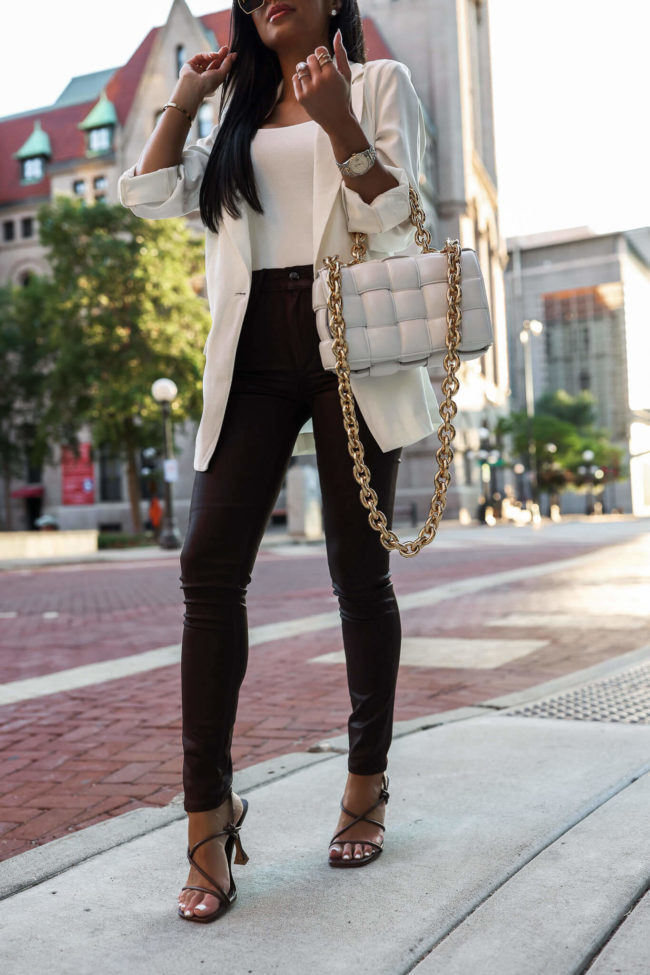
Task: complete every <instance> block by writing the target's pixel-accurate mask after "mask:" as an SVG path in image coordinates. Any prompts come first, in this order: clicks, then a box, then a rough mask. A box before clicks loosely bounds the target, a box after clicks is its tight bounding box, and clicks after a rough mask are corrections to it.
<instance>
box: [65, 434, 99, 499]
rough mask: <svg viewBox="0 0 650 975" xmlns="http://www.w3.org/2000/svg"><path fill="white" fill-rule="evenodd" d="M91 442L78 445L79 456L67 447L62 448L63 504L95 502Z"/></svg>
mask: <svg viewBox="0 0 650 975" xmlns="http://www.w3.org/2000/svg"><path fill="white" fill-rule="evenodd" d="M91 446H92V445H91V444H90V443H82V444H80V445H79V450H80V454H79V457H75V455H74V454H73V452H72V451H71V450H70V449H69V448H68V447H63V448H62V454H61V477H62V478H63V483H62V487H63V492H62V493H63V504H94V503H95V471H94V468H93V462H92V460H91Z"/></svg>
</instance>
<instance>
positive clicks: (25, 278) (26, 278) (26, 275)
mask: <svg viewBox="0 0 650 975" xmlns="http://www.w3.org/2000/svg"><path fill="white" fill-rule="evenodd" d="M33 277H34V272H33V271H23V273H22V274H21V275H20V278H19V279H18V280H19V282H20V286H21V287H22V288H26V287H27V285H28V284H29V282H30V281H31V280H32V278H33Z"/></svg>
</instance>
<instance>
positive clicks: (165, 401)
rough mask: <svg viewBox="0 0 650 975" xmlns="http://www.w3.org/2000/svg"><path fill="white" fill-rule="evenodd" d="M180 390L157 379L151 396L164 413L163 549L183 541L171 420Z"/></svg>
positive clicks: (171, 383) (172, 383)
mask: <svg viewBox="0 0 650 975" xmlns="http://www.w3.org/2000/svg"><path fill="white" fill-rule="evenodd" d="M177 393H178V389H177V386H176V383H175V382H173V381H172V380H171V379H156V381H155V383H154V384H153V386H152V387H151V395H152V396H153V398H154V399H155V400H156V402H157V403H160V405H161V406H162V412H163V436H164V440H165V456H164V460H163V469H164V483H165V512H164V515H163V524H162V530H161V532H160V538H159V544H160V547H161V548H180V547H181V545H182V539H181V537H180V535H179V533H178V529H177V528H176V523H175V521H174V512H173V507H172V481H177V480H178V465H177V463H176V460H175V458H174V451H173V447H172V430H171V418H170V403H172V402H173V401H174V399H175V398H176V394H177Z"/></svg>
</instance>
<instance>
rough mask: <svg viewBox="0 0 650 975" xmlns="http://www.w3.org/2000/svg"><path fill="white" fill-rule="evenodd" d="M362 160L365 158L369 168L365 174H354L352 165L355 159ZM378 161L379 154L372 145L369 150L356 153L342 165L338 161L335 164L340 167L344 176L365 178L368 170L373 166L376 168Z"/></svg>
mask: <svg viewBox="0 0 650 975" xmlns="http://www.w3.org/2000/svg"><path fill="white" fill-rule="evenodd" d="M361 158H365V159H366V160H368V166H367V168H366V169H365V170H364V171H363V173H355V172H353V170H351V169H350V163H351V162H352V160H353V159H361ZM376 159H377V152H376V151H375V147H374V146H372V145H371V146H368V148H367V149H363V150H362V151H361V152H354V153H353V154H352V155H351V156H350V158H349V159H346V160H345V162H342V163H340V162H338V160H335V162H336V165H337V166H338V167H339V170H340V171H341V173H343V175H344V176H365V174H366V173H367V172H368V170H369V169H370V168H371V167H372V166H374V164H375V161H376Z"/></svg>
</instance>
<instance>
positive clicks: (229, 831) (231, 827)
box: [188, 823, 241, 856]
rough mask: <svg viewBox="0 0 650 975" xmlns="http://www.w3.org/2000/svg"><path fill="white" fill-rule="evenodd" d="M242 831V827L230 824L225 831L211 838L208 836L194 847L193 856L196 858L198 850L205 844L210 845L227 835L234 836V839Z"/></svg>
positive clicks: (220, 831)
mask: <svg viewBox="0 0 650 975" xmlns="http://www.w3.org/2000/svg"><path fill="white" fill-rule="evenodd" d="M240 829H241V826H235V824H234V823H228V825H227V826H226V828H225V829H220V830H219V832H218V833H213V834H212V835H211V836H206V837H205V839H203V840H199V841H198V843H195V844H194V846H193V847H192V851H191V855H192V856H194V854H195V853H196V851H197V850H198V848H199V847H200V846H201V845H202V844H203V843H208V842H209V841H210V840H215V839H216V838H217V837H218V836H226V835H228V836H233V837H234V836H236V835H237V834H238V833H239V831H240ZM188 849H189V847H188Z"/></svg>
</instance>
